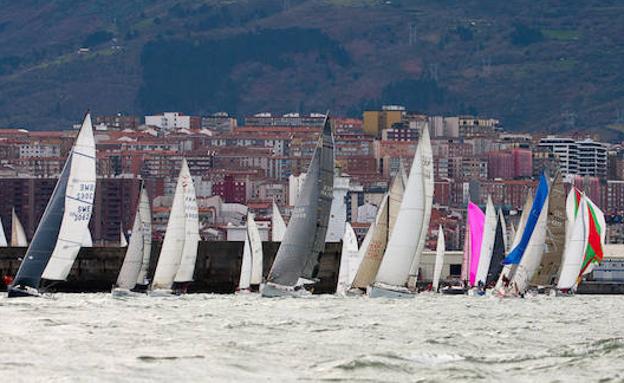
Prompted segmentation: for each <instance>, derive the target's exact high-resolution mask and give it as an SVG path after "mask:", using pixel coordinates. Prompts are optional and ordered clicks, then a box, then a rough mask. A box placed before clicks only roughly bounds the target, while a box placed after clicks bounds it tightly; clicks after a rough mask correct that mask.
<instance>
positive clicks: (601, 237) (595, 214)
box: [579, 195, 607, 278]
mask: <svg viewBox="0 0 624 383" xmlns="http://www.w3.org/2000/svg"><path fill="white" fill-rule="evenodd" d="M584 199H585V202H586V204H587V229H588V230H587V247H586V249H585V255H584V257H583V264H582V265H581V272H580V274H579V278H580V277H581V276H582V275H583V274H588V273H590V272H591V271H592V270H593V269H594V267H595V266H596V265H597V264H598V263H600V262H601V261H602V258H603V257H604V246H605V239H606V233H607V223H606V221H605V217H604V213H603V212H602V210H600V209H599V208H598V206H596V204H594V202H593V201H592V200H591V199H589V197H587V195H584Z"/></svg>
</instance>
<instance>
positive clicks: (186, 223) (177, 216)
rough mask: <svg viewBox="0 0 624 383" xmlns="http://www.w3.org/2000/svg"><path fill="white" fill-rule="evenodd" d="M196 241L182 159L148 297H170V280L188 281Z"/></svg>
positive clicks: (189, 181) (194, 211)
mask: <svg viewBox="0 0 624 383" xmlns="http://www.w3.org/2000/svg"><path fill="white" fill-rule="evenodd" d="M198 242H199V221H198V213H197V201H196V199H195V188H194V186H193V179H192V178H191V173H190V171H189V168H188V164H187V162H186V159H183V160H182V167H181V169H180V174H179V176H178V182H177V184H176V189H175V194H174V196H173V203H172V205H171V213H170V214H169V221H168V222H167V229H166V232H165V238H164V240H163V243H162V248H161V250H160V257H159V258H158V263H157V265H156V271H155V272H154V280H153V281H152V286H151V290H150V293H149V295H150V296H171V294H172V293H173V289H172V288H173V283H174V281H175V282H180V283H188V282H190V281H192V278H193V273H194V271H195V260H196V257H197V246H198Z"/></svg>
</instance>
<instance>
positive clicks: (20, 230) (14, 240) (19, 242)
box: [11, 208, 28, 247]
mask: <svg viewBox="0 0 624 383" xmlns="http://www.w3.org/2000/svg"><path fill="white" fill-rule="evenodd" d="M11 246H12V247H27V246H28V240H27V239H26V232H25V231H24V226H22V223H21V222H20V220H19V217H18V216H17V214H16V213H15V208H13V210H12V211H11Z"/></svg>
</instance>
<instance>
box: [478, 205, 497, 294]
mask: <svg viewBox="0 0 624 383" xmlns="http://www.w3.org/2000/svg"><path fill="white" fill-rule="evenodd" d="M498 222H499V220H498V216H497V215H496V209H495V208H494V203H493V202H492V197H491V196H488V201H487V206H486V208H485V221H484V224H483V239H482V241H481V255H480V257H479V267H478V268H477V275H476V278H475V282H476V283H477V284H479V282H481V283H483V285H484V286H485V284H486V282H487V277H488V271H489V270H490V264H491V261H492V254H493V252H494V241H495V240H496V227H497V226H499V225H498V224H497V223H498Z"/></svg>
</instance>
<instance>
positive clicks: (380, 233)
mask: <svg viewBox="0 0 624 383" xmlns="http://www.w3.org/2000/svg"><path fill="white" fill-rule="evenodd" d="M403 172H404V171H403V166H402V164H401V167H400V170H399V172H398V173H397V175H396V176H395V177H394V180H393V181H392V185H391V186H390V190H389V192H388V193H386V194H385V195H384V197H383V200H382V201H381V204H380V205H379V209H378V210H377V216H376V217H375V221H374V222H373V223H372V224H371V226H370V227H369V228H368V232H367V233H366V238H368V242H367V240H366V238H365V239H364V242H362V247H361V248H360V252H362V257H361V259H362V261H361V262H360V266H359V268H358V271H357V273H356V274H355V278H354V280H353V283H352V285H351V287H353V288H359V289H366V288H367V287H368V286H369V285H370V284H371V283H373V281H374V280H375V277H376V276H377V271H378V270H379V265H380V264H381V260H382V259H383V255H384V252H385V251H386V245H387V244H388V237H390V233H391V230H392V228H393V227H394V224H395V222H396V217H397V215H398V214H399V209H400V208H401V201H402V200H403V192H404V190H405V184H404V183H403V181H404V177H403V174H404V173H403Z"/></svg>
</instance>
